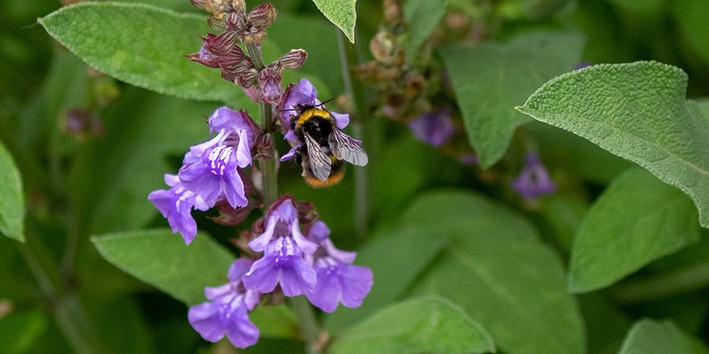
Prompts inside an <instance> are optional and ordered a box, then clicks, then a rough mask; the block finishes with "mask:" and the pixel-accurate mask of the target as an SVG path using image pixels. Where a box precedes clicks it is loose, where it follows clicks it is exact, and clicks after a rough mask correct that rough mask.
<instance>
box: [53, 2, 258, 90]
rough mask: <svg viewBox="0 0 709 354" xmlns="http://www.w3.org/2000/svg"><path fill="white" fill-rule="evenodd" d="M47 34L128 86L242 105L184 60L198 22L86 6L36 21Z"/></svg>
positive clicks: (208, 73) (207, 72)
mask: <svg viewBox="0 0 709 354" xmlns="http://www.w3.org/2000/svg"><path fill="white" fill-rule="evenodd" d="M39 23H40V24H41V25H42V26H44V28H45V29H46V30H47V32H48V33H49V34H50V35H51V36H52V37H54V39H56V40H58V41H59V42H60V43H61V44H62V45H64V46H65V47H67V48H69V50H71V51H72V52H73V53H74V54H76V55H77V56H78V57H80V58H81V59H82V60H84V61H85V62H86V63H88V64H89V65H91V66H92V67H94V68H96V69H98V70H100V71H102V72H104V73H106V74H109V75H111V76H113V77H115V78H117V79H119V80H123V81H125V82H127V83H129V84H132V85H136V86H140V87H144V88H147V89H150V90H153V91H157V92H159V93H163V94H168V95H174V96H178V97H182V98H190V99H198V100H217V101H223V102H230V103H245V102H246V101H248V99H247V98H246V95H243V94H241V92H240V91H241V90H239V89H238V88H236V87H235V86H234V85H230V84H229V83H227V82H226V81H224V80H222V78H221V77H220V76H219V75H218V74H217V73H215V72H214V71H213V70H211V69H209V68H207V67H204V66H202V65H199V64H196V63H193V62H191V61H189V60H188V59H187V58H185V57H184V55H185V54H190V53H194V52H196V51H198V50H199V48H200V45H201V43H200V40H199V38H198V37H197V35H199V34H204V33H206V32H207V31H208V27H207V22H206V21H205V19H204V17H203V16H199V15H192V14H180V13H177V12H174V11H172V10H167V9H162V8H159V7H154V6H149V5H143V4H122V3H111V2H106V3H96V2H88V3H81V4H77V5H73V6H67V7H63V8H61V9H59V10H57V11H55V12H53V13H51V14H49V15H48V16H46V17H43V18H41V19H39Z"/></svg>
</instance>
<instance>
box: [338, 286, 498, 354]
mask: <svg viewBox="0 0 709 354" xmlns="http://www.w3.org/2000/svg"><path fill="white" fill-rule="evenodd" d="M494 351H495V345H494V344H493V342H492V339H491V338H490V335H489V334H488V333H487V332H486V331H485V329H484V328H482V326H480V324H478V323H476V322H475V321H473V320H471V319H470V317H469V316H468V314H467V313H465V310H463V309H462V308H460V307H459V306H457V305H455V304H453V303H451V302H450V301H448V300H446V299H443V298H440V297H425V298H421V299H415V300H409V301H405V302H402V303H399V304H396V305H392V306H389V307H387V308H384V309H382V310H381V311H379V312H377V313H375V314H373V315H371V316H370V317H368V318H367V319H365V320H364V321H362V322H360V323H359V324H358V325H356V326H355V327H353V328H352V329H350V330H348V331H347V332H345V333H344V334H342V336H339V337H338V338H337V340H336V341H335V342H334V343H333V345H332V348H331V352H332V353H339V354H342V353H422V352H423V353H426V352H428V353H485V352H494Z"/></svg>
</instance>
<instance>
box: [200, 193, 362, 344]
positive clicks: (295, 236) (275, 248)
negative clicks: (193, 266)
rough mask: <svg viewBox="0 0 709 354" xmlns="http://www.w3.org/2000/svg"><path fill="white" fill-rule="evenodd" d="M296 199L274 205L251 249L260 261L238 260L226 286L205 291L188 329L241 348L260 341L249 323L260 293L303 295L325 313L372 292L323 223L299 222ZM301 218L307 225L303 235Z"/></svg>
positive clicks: (357, 302) (358, 301)
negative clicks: (336, 245)
mask: <svg viewBox="0 0 709 354" xmlns="http://www.w3.org/2000/svg"><path fill="white" fill-rule="evenodd" d="M295 203H296V202H295V200H294V199H293V198H292V197H290V196H283V197H281V198H279V199H278V200H276V201H275V202H274V203H273V204H272V205H271V207H270V208H269V210H268V212H267V213H266V216H265V219H264V221H263V223H264V225H265V229H264V230H263V232H262V233H261V234H259V235H256V237H255V238H253V240H251V242H249V244H248V245H249V247H250V248H251V249H252V250H253V251H256V252H263V256H262V257H261V258H260V259H258V260H256V261H251V260H245V259H243V258H240V259H237V260H236V261H235V262H234V264H233V265H232V266H231V269H230V270H229V276H228V277H229V283H228V284H225V285H223V286H220V287H216V288H207V289H206V290H205V294H206V296H207V299H209V300H210V301H208V302H205V303H202V304H199V305H196V306H193V307H191V308H190V310H189V320H190V323H191V324H192V326H193V327H194V328H195V329H196V330H197V332H199V333H200V334H201V335H202V337H203V338H204V339H206V340H208V341H211V342H216V341H217V340H219V339H221V338H223V337H224V336H225V335H226V336H227V338H229V340H230V341H231V343H232V344H234V345H235V346H237V347H240V348H244V347H246V346H249V345H252V344H254V343H255V342H256V340H257V339H258V329H257V328H256V327H255V326H254V325H253V324H252V323H251V322H250V321H249V319H248V315H247V313H248V311H251V310H253V309H254V307H255V306H256V304H257V303H258V301H259V297H260V296H261V295H262V294H267V293H271V292H273V291H276V290H277V288H278V289H280V291H281V292H282V293H283V295H285V296H298V295H305V296H306V297H307V298H308V300H310V302H311V303H312V304H313V305H315V306H317V307H318V308H320V309H322V310H323V311H325V312H332V311H334V310H335V309H336V308H337V305H338V304H340V303H341V304H342V305H344V306H346V307H358V306H360V305H361V304H362V301H363V300H364V297H365V296H366V295H367V294H368V293H369V290H370V289H371V288H372V282H373V279H372V271H371V270H370V269H369V268H365V267H360V266H354V265H352V262H353V261H354V258H355V256H356V254H355V253H354V252H345V251H341V250H338V249H337V248H335V246H334V245H333V243H332V241H331V240H330V238H329V236H330V230H329V229H328V228H327V226H326V225H325V223H324V222H322V221H313V220H310V218H307V217H305V216H304V217H300V218H299V211H298V209H297V207H296V205H295ZM301 219H306V220H305V221H308V220H310V223H309V224H307V225H306V228H307V230H308V232H307V234H303V233H302V231H301V226H302V224H303V223H302V221H303V220H301Z"/></svg>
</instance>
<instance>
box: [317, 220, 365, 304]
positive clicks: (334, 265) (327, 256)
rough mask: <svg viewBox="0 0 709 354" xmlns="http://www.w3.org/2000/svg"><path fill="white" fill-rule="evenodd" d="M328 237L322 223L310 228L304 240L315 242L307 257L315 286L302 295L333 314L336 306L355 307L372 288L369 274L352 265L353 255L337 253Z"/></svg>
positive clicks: (318, 222) (325, 227)
mask: <svg viewBox="0 0 709 354" xmlns="http://www.w3.org/2000/svg"><path fill="white" fill-rule="evenodd" d="M329 235H330V230H329V229H328V228H327V226H326V225H325V223H324V222H322V221H317V222H315V223H314V224H313V225H312V226H311V227H310V231H309V233H308V238H309V239H311V240H312V241H315V242H316V243H317V244H318V245H319V248H318V250H317V251H316V252H315V253H314V254H313V255H310V256H307V258H308V260H309V261H310V263H312V264H313V266H314V268H315V273H316V274H317V283H316V284H315V287H314V288H313V290H312V291H310V292H308V293H306V294H305V296H306V297H307V298H308V300H310V302H311V303H312V304H313V305H315V306H317V307H319V308H320V309H322V310H323V311H325V312H333V311H335V309H336V308H337V305H338V303H342V305H344V306H346V307H359V306H360V305H361V304H362V301H363V300H364V298H365V296H367V294H368V293H369V290H371V289H372V282H373V279H372V271H371V270H370V269H369V268H366V267H360V266H355V265H352V262H354V259H355V256H356V253H354V252H345V251H340V250H338V249H337V248H335V246H334V245H333V243H332V241H331V240H330V238H329Z"/></svg>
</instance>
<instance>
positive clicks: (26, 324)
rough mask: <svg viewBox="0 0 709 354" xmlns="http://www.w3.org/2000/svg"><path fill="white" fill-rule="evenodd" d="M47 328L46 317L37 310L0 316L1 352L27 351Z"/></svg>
mask: <svg viewBox="0 0 709 354" xmlns="http://www.w3.org/2000/svg"><path fill="white" fill-rule="evenodd" d="M46 329H47V317H46V315H45V314H44V313H43V312H42V311H39V310H33V311H29V312H20V313H10V314H9V315H6V316H3V317H0V348H2V350H3V353H27V352H29V351H30V349H32V347H33V346H35V345H36V344H37V342H38V340H39V338H40V337H41V336H42V334H43V333H44V331H45V330H46Z"/></svg>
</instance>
